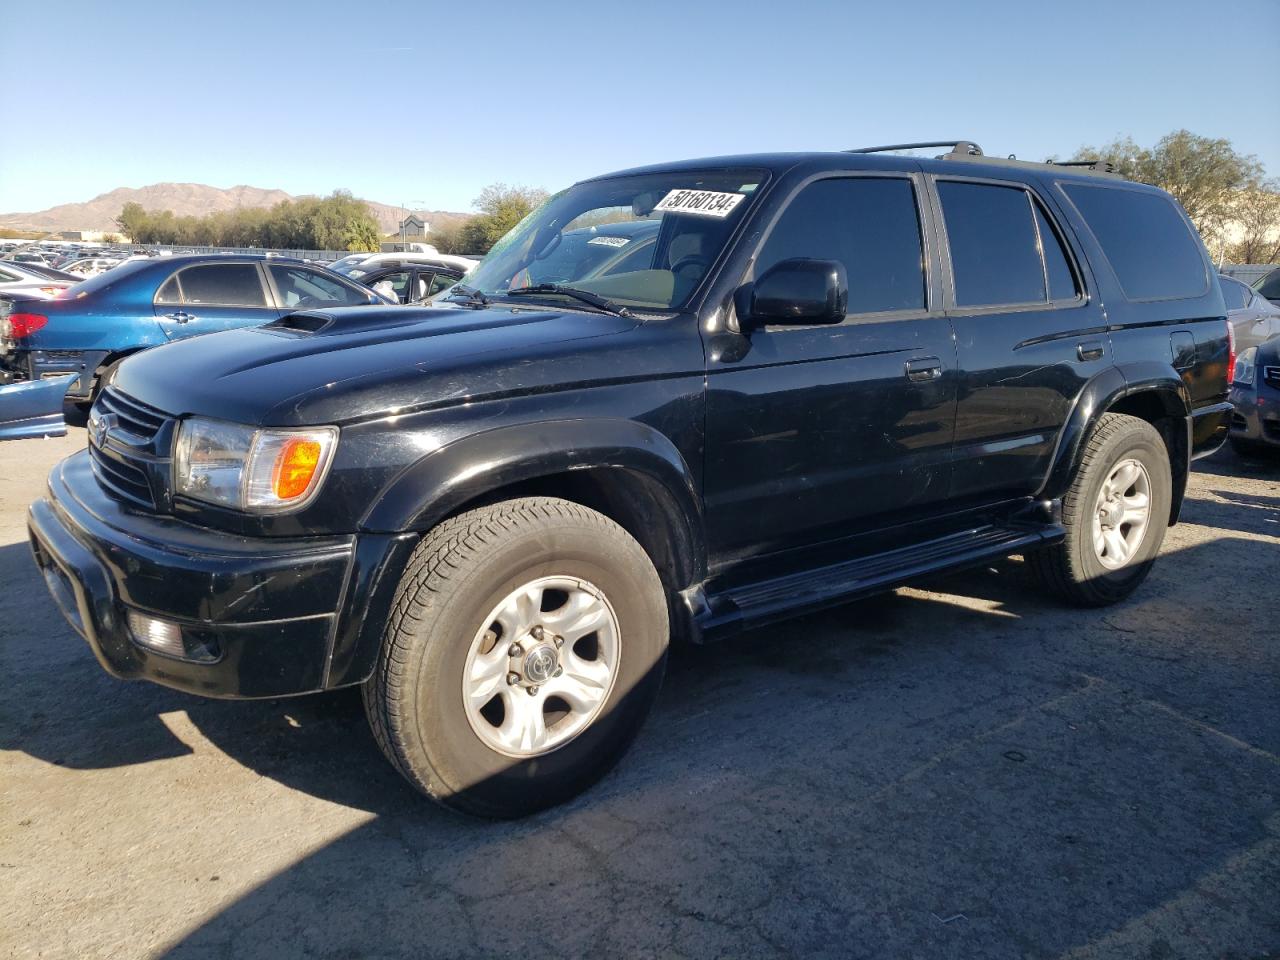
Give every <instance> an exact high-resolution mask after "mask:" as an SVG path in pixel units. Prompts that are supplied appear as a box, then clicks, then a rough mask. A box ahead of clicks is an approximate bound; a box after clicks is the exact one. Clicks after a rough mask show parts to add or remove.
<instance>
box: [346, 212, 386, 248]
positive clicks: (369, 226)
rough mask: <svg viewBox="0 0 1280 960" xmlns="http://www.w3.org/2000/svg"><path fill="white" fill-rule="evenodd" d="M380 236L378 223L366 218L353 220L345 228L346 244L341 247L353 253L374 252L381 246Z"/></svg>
mask: <svg viewBox="0 0 1280 960" xmlns="http://www.w3.org/2000/svg"><path fill="white" fill-rule="evenodd" d="M381 241H382V237H381V235H380V234H379V233H378V225H377V224H376V223H370V222H369V221H368V220H353V221H351V225H350V226H349V227H348V228H347V245H346V247H344V248H343V249H346V250H350V251H352V252H353V253H361V252H366V251H367V252H371V253H376V252H377V251H378V248H379V246H381Z"/></svg>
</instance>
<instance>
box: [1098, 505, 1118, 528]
mask: <svg viewBox="0 0 1280 960" xmlns="http://www.w3.org/2000/svg"><path fill="white" fill-rule="evenodd" d="M1121 514H1122V510H1121V507H1120V504H1119V503H1108V504H1106V505H1105V506H1104V507H1103V508H1102V522H1103V523H1105V524H1108V525H1109V526H1115V524H1116V521H1118V520H1119V519H1120V516H1121Z"/></svg>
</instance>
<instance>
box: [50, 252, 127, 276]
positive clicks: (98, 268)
mask: <svg viewBox="0 0 1280 960" xmlns="http://www.w3.org/2000/svg"><path fill="white" fill-rule="evenodd" d="M119 263H120V261H119V260H114V259H111V258H109V257H82V258H81V259H79V260H71V261H68V262H67V263H65V264H63V265H62V267H61V268H60V269H62V270H65V271H66V272H67V273H74V274H76V275H77V276H79V277H81V278H88V277H96V276H97V275H98V274H100V273H106V272H107V271H108V270H110V269H111V268H112V267H114V266H118V265H119Z"/></svg>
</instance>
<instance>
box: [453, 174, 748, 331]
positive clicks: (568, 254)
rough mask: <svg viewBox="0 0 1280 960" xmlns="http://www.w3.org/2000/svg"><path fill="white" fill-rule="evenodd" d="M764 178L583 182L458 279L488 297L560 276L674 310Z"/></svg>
mask: <svg viewBox="0 0 1280 960" xmlns="http://www.w3.org/2000/svg"><path fill="white" fill-rule="evenodd" d="M765 176H766V174H765V173H764V172H763V171H760V170H736V171H728V172H726V171H716V172H714V173H699V172H696V171H691V172H687V173H657V174H645V175H641V176H632V177H616V178H612V179H608V180H594V181H590V182H587V183H580V184H578V185H576V186H573V187H570V188H569V189H568V190H565V191H563V192H561V193H558V194H556V195H555V196H553V197H552V198H551V199H549V200H548V201H547V202H546V203H544V204H543V205H542V206H541V207H539V208H538V209H537V210H534V211H533V212H532V213H531V214H529V215H528V216H527V217H525V218H524V219H523V220H521V221H520V223H518V224H516V226H515V227H514V228H513V229H512V230H511V232H510V233H508V234H507V235H506V236H505V237H503V238H502V239H501V240H499V241H498V243H497V244H496V245H495V246H494V248H493V249H492V250H490V251H489V255H488V256H486V257H485V258H484V260H482V261H481V262H480V264H479V265H478V266H477V267H476V268H475V270H473V271H472V272H471V273H470V274H469V275H468V276H467V277H466V279H465V280H464V281H463V283H464V284H465V285H466V286H467V287H469V288H471V289H474V290H479V291H480V292H481V293H483V294H484V295H485V296H487V297H503V296H504V295H506V294H507V293H508V291H514V290H518V289H520V288H522V287H534V286H538V285H540V284H557V285H560V286H563V287H572V288H573V289H575V290H581V291H587V292H589V293H594V294H597V295H598V296H601V297H605V298H608V300H610V301H612V302H613V303H615V304H618V305H619V306H624V307H639V308H642V309H646V308H647V309H652V310H666V309H679V308H680V307H682V306H683V305H684V304H685V302H686V301H687V300H688V298H689V297H690V295H691V294H692V293H693V292H694V290H696V289H697V287H698V284H699V283H700V282H701V280H702V278H703V277H704V276H706V273H707V271H708V270H709V269H710V268H711V265H712V264H713V263H714V262H715V259H716V257H718V256H719V255H720V250H721V248H722V247H723V246H724V244H725V241H726V240H727V239H728V237H729V235H730V234H731V233H732V232H733V229H734V228H735V227H736V226H737V225H738V223H740V222H741V220H742V218H743V217H744V216H745V215H746V211H747V208H748V207H749V206H750V205H751V197H752V195H753V194H754V193H755V192H756V190H757V189H758V188H759V187H760V186H761V185H762V184H763V183H764V180H765ZM539 296H546V297H548V298H553V299H554V298H559V297H560V296H561V295H560V294H556V293H551V292H546V293H539ZM513 299H514V298H513Z"/></svg>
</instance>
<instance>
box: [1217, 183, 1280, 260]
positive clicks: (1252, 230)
mask: <svg viewBox="0 0 1280 960" xmlns="http://www.w3.org/2000/svg"><path fill="white" fill-rule="evenodd" d="M1231 213H1232V220H1231V224H1232V226H1233V227H1234V228H1235V229H1234V230H1231V231H1230V234H1231V235H1230V238H1229V241H1228V243H1227V246H1226V251H1225V254H1226V259H1228V260H1230V261H1231V262H1232V263H1276V262H1280V182H1277V181H1275V180H1268V181H1265V182H1261V183H1258V184H1256V185H1255V186H1252V187H1248V188H1246V189H1244V190H1242V191H1240V193H1239V195H1238V196H1237V197H1236V202H1235V203H1234V204H1233V205H1232V208H1231Z"/></svg>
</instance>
